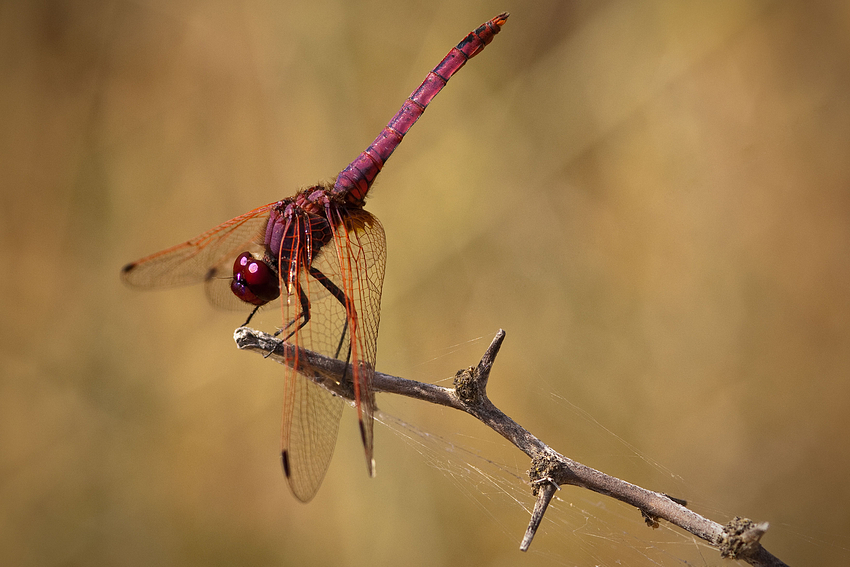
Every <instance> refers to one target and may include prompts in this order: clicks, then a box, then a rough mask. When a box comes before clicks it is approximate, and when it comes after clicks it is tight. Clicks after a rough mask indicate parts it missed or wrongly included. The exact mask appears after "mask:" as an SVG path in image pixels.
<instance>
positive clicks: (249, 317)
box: [242, 305, 261, 327]
mask: <svg viewBox="0 0 850 567" xmlns="http://www.w3.org/2000/svg"><path fill="white" fill-rule="evenodd" d="M260 307H261V306H260V305H257V306H256V307H254V309H253V310H252V311H251V314H250V315H248V318H247V319H245V322H244V323H242V326H243V327H247V326H248V323H250V322H251V319H253V318H254V315H256V314H257V311H259V310H260Z"/></svg>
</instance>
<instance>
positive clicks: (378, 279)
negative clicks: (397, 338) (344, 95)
mask: <svg viewBox="0 0 850 567" xmlns="http://www.w3.org/2000/svg"><path fill="white" fill-rule="evenodd" d="M336 214H337V219H336V220H337V221H339V223H340V224H339V225H338V226H337V228H336V229H335V231H334V240H333V243H328V244H327V245H325V247H324V248H322V249H321V250H320V251H319V252H318V253H317V254H316V256H315V257H314V258H313V259H312V262H311V265H310V266H299V267H298V273H299V278H298V284H297V285H293V286H291V287H292V291H291V293H290V295H289V297H288V298H282V308H283V312H284V315H283V319H284V321H285V324H288V323H289V322H291V321H295V323H293V325H298V324H299V323H298V322H300V321H301V320H302V319H301V316H302V313H303V311H304V304H305V303H304V301H305V300H304V299H302V298H301V297H300V295H301V293H302V292H303V295H304V298H306V299H307V300H308V301H309V307H308V309H307V310H308V311H309V313H310V318H309V321H308V322H307V323H306V324H304V326H303V327H302V328H301V329H300V330H299V331H298V332H296V333H295V334H294V335H293V336H292V337H291V338H290V339H289V341H290V342H291V343H293V344H295V345H296V346H299V347H302V348H305V349H308V350H311V351H314V352H318V353H320V354H323V355H325V356H329V357H333V358H336V359H339V360H342V361H345V362H347V363H351V368H352V369H353V376H352V375H348V376H346V377H344V378H343V379H344V380H348V381H351V382H353V385H354V388H353V389H354V391H355V397H356V400H355V402H356V405H357V406H358V418H359V420H360V423H361V426H360V430H361V433H362V436H363V443H364V447H365V448H366V459H367V464H368V465H369V472H370V474H372V473H373V466H372V462H373V461H372V423H373V414H374V411H375V400H374V394H373V392H372V377H373V375H374V368H375V355H376V343H377V330H378V319H379V316H380V292H381V286H382V284H383V277H384V265H385V239H384V231H383V228H382V227H381V225H380V223H379V222H378V220H377V219H375V217H373V216H372V215H371V214H369V213H368V212H366V211H363V210H361V209H355V210H353V211H338V212H337V213H336ZM334 222H335V221H332V222H331V224H334ZM297 233H298V234H300V235H308V234H310V231H309V230H304V231H298V232H297ZM299 245H303V243H297V242H294V241H293V243H292V246H293V248H295V247H296V246H299ZM289 257H290V258H291V257H292V255H290V256H289ZM281 268H283V267H281ZM280 272H281V273H285V272H286V270H285V269H281V270H280ZM281 289H286V286H284V285H282V286H281ZM286 372H287V378H286V392H285V395H284V400H285V402H284V411H283V416H284V418H283V430H282V436H281V455H282V458H283V465H284V472H285V473H286V475H287V480H288V481H289V486H290V488H291V489H292V492H293V494H294V495H295V496H296V497H297V498H298V499H299V500H302V501H307V500H309V499H310V498H312V497H313V495H314V494H315V492H316V491H317V490H318V488H319V485H320V484H321V482H322V479H323V478H324V475H325V472H326V470H327V468H328V466H329V465H330V459H331V456H332V454H333V450H334V446H335V444H336V437H337V434H338V429H339V418H340V412H341V409H342V399H341V398H339V397H335V396H333V395H332V394H331V393H330V392H329V391H326V390H325V389H324V388H322V387H321V386H318V385H316V384H314V383H312V382H310V381H309V380H308V379H307V378H306V377H305V376H303V375H302V374H301V373H300V372H299V371H298V361H297V359H296V360H294V361H293V364H290V365H289V366H287V369H286Z"/></svg>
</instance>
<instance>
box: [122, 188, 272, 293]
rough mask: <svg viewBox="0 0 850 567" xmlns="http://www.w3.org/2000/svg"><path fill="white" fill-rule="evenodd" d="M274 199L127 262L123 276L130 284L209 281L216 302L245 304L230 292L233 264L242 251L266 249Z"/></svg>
mask: <svg viewBox="0 0 850 567" xmlns="http://www.w3.org/2000/svg"><path fill="white" fill-rule="evenodd" d="M275 204H276V203H270V204H268V205H265V206H263V207H259V208H257V209H254V210H253V211H250V212H248V213H245V214H244V215H240V216H238V217H236V218H233V219H230V220H229V221H227V222H225V223H222V224H220V225H218V226H217V227H215V228H213V229H211V230H208V231H207V232H205V233H203V234H201V235H200V236H197V237H195V238H193V239H191V240H188V241H186V242H184V243H183V244H178V245H177V246H173V247H172V248H168V249H166V250H162V251H161V252H157V253H155V254H151V255H150V256H147V257H145V258H142V259H141V260H137V261H135V262H132V263H130V264H127V265H126V266H124V267H123V268H122V270H121V279H123V280H124V282H125V283H127V284H128V285H130V286H133V287H139V288H147V289H156V288H166V287H175V286H181V285H188V284H195V283H200V282H206V283H207V297H208V298H209V299H210V301H211V302H212V303H213V304H214V305H219V306H223V307H237V306H239V307H242V308H244V304H242V303H241V302H240V301H239V300H238V299H237V298H236V297H235V296H234V295H233V294H232V293H230V292H229V286H230V278H231V277H232V273H233V272H232V264H233V261H234V260H235V259H236V257H237V256H238V255H239V254H241V253H242V252H245V251H249V252H262V250H263V240H264V236H265V229H266V224H267V223H268V218H269V211H270V210H271V208H272V207H273V206H274V205H275Z"/></svg>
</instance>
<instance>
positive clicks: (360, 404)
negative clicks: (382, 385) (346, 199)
mask: <svg viewBox="0 0 850 567" xmlns="http://www.w3.org/2000/svg"><path fill="white" fill-rule="evenodd" d="M337 214H338V215H339V216H340V220H341V221H342V222H340V224H339V225H338V227H337V230H336V231H335V233H334V242H335V244H336V251H337V254H338V256H339V262H340V280H341V282H342V286H341V287H342V289H343V290H344V291H345V295H346V297H348V298H349V299H350V301H349V302H348V305H347V312H346V317H347V321H348V330H349V335H350V347H351V366H352V369H353V374H354V376H353V380H354V396H355V404H356V406H357V418H358V420H359V423H360V436H361V438H362V441H363V448H364V450H365V453H366V467H367V470H368V472H369V475H370V476H374V474H375V460H374V456H373V425H374V414H375V394H374V391H373V390H372V379H373V377H374V375H375V361H376V359H377V354H378V325H379V324H380V320H381V289H382V287H383V284H384V268H385V266H386V259H387V258H386V237H385V236H384V228H383V227H382V226H381V223H380V222H379V221H378V219H377V218H376V217H374V216H373V215H372V214H370V213H368V212H367V211H364V210H363V209H354V210H344V211H338V212H337Z"/></svg>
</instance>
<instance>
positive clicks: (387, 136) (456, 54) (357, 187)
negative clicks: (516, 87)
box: [333, 12, 508, 206]
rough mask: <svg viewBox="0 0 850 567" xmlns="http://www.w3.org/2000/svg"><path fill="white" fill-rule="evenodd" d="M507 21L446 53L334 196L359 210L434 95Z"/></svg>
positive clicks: (503, 17) (496, 21)
mask: <svg viewBox="0 0 850 567" xmlns="http://www.w3.org/2000/svg"><path fill="white" fill-rule="evenodd" d="M507 19H508V13H507V12H504V13H502V14H499V15H498V16H496V17H495V18H493V19H492V20H490V21H489V22H487V23H485V24H483V25H481V26H480V27H478V28H477V29H476V30H475V31H472V32H470V33H469V34H468V35H467V36H466V37H465V38H463V40H461V42H460V43H458V44H457V46H456V47H453V48H452V50H451V51H449V53H448V54H447V55H446V56H445V57H444V58H443V60H442V61H440V64H439V65H437V66H436V67H434V69H433V70H432V71H431V72H430V73H428V76H427V77H425V80H424V81H423V82H422V84H421V85H419V88H417V89H416V90H415V91H413V94H411V95H410V97H408V99H407V100H406V101H404V104H403V105H402V107H401V109H400V110H399V111H398V112H397V113H396V115H395V116H393V117H392V119H391V120H390V121H389V123H388V124H387V125H386V126H385V127H384V129H383V130H381V133H380V134H378V137H377V138H375V141H373V142H372V143H371V144H370V145H369V147H368V148H366V149H365V150H364V151H363V152H362V153H361V154H360V155H359V156H357V159H355V160H354V161H353V162H351V163H350V164H348V166H347V167H346V168H345V169H343V170H342V171H341V172H340V174H339V176H337V178H336V183H334V188H333V193H334V195H337V196H340V197H343V198H344V199H345V200H346V202H348V203H350V204H352V205H356V206H363V203H364V200H365V198H366V194H367V193H368V192H369V188H370V187H371V186H372V182H373V181H374V180H375V177H377V176H378V173H380V171H381V169H382V168H383V167H384V163H386V161H387V160H388V159H389V158H390V156H391V155H392V153H393V151H395V149H396V148H397V147H398V145H399V144H401V140H402V139H403V138H404V135H405V134H407V131H408V130H410V128H411V127H412V126H413V125H414V124H415V123H416V121H417V120H418V119H419V117H420V116H422V113H423V112H425V109H426V108H427V107H428V105H429V104H430V103H431V101H432V100H433V99H434V97H435V96H437V93H439V92H440V91H441V90H443V87H445V86H446V83H447V82H448V81H449V79H450V78H451V77H452V75H454V74H455V73H457V72H458V71H459V70H460V68H461V67H463V66H464V65H465V64H466V62H467V61H468V60H469V59H470V58H472V57H475V56H476V55H478V54H479V53H481V51H482V50H483V49H484V48H485V47H486V46H487V44H489V43H490V42H491V41H492V40H493V37H494V36H495V35H496V34H497V33H499V31H500V30H501V28H502V26H503V25H504V23H505V21H507Z"/></svg>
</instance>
